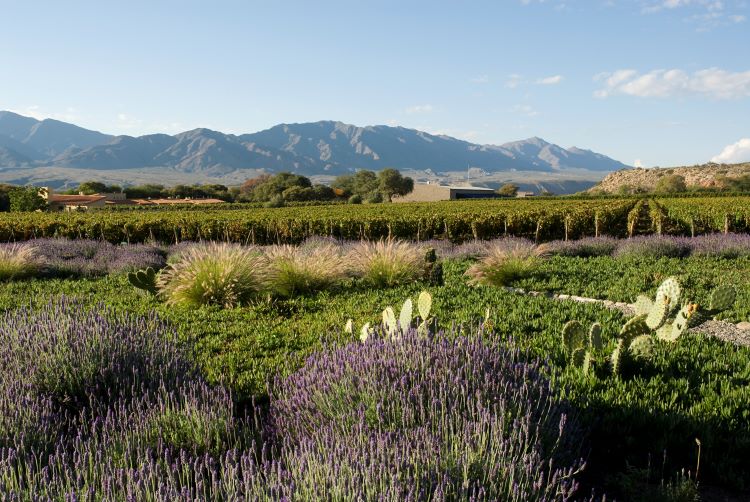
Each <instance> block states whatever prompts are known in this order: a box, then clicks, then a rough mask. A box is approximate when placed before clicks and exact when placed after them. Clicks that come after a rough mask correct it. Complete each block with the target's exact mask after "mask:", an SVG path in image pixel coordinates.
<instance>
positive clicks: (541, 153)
mask: <svg viewBox="0 0 750 502" xmlns="http://www.w3.org/2000/svg"><path fill="white" fill-rule="evenodd" d="M0 149H1V150H0V168H5V169H19V170H20V169H28V168H42V167H44V168H76V169H89V170H92V171H110V170H122V169H140V168H160V167H163V168H169V169H170V170H173V171H177V172H184V173H203V174H206V175H211V176H221V175H225V174H227V173H230V172H235V171H238V170H245V169H246V170H262V171H267V172H278V171H282V170H284V171H293V172H297V173H299V174H304V175H308V176H309V175H337V174H341V173H345V172H351V171H354V170H357V169H371V170H380V169H383V168H386V167H392V168H396V169H401V170H416V171H420V170H429V171H431V172H437V173H440V172H454V171H462V170H465V169H467V168H469V167H471V168H478V169H480V170H482V171H484V172H487V173H504V172H515V171H524V172H526V171H530V172H539V173H560V172H566V171H567V170H580V169H584V170H589V171H592V172H593V173H596V174H597V176H599V175H601V174H605V173H607V172H610V171H615V170H618V169H623V168H626V167H628V166H626V165H625V164H623V163H622V162H619V161H616V160H614V159H611V158H610V157H607V156H605V155H603V154H598V153H595V152H591V151H589V150H583V149H579V148H576V147H572V148H570V149H565V148H563V147H560V146H558V145H555V144H553V143H549V142H547V141H545V140H543V139H542V138H538V137H532V138H529V139H526V140H520V141H514V142H509V143H505V144H502V145H482V144H476V143H471V142H468V141H465V140H461V139H458V138H453V137H450V136H446V135H435V134H430V133H427V132H424V131H419V130H416V129H409V128H405V127H400V126H387V125H375V126H364V127H360V126H356V125H352V124H346V123H344V122H340V121H334V120H321V121H318V122H304V123H288V124H278V125H275V126H273V127H270V128H268V129H264V130H262V131H258V132H254V133H245V134H239V135H234V134H225V133H222V132H220V131H214V130H211V129H206V128H196V129H192V130H189V131H184V132H181V133H178V134H175V135H167V134H149V135H144V136H127V135H119V136H113V135H108V134H104V133H101V132H98V131H91V130H88V129H84V128H82V127H79V126H77V125H74V124H68V123H66V122H60V121H57V120H53V119H45V120H41V121H40V120H36V119H33V118H30V117H24V116H22V115H18V114H15V113H12V112H7V111H5V112H3V111H0Z"/></svg>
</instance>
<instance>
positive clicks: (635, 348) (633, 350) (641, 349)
mask: <svg viewBox="0 0 750 502" xmlns="http://www.w3.org/2000/svg"><path fill="white" fill-rule="evenodd" d="M628 353H629V354H630V355H632V356H633V357H634V358H635V359H639V360H641V361H643V360H648V359H651V358H652V357H653V356H654V338H653V337H652V336H651V335H641V336H638V337H636V338H635V339H633V341H632V342H630V346H629V347H628Z"/></svg>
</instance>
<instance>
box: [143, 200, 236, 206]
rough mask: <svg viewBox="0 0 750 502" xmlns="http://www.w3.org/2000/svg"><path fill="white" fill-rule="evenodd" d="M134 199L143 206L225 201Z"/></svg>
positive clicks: (220, 201) (218, 201)
mask: <svg viewBox="0 0 750 502" xmlns="http://www.w3.org/2000/svg"><path fill="white" fill-rule="evenodd" d="M132 201H133V202H135V203H136V204H139V205H142V206H150V205H158V204H220V203H223V202H225V201H223V200H221V199H132Z"/></svg>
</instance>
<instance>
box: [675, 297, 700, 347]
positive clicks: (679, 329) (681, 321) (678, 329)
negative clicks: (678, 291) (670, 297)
mask: <svg viewBox="0 0 750 502" xmlns="http://www.w3.org/2000/svg"><path fill="white" fill-rule="evenodd" d="M697 309H698V305H696V304H695V303H686V304H685V305H683V306H682V308H681V309H680V311H679V312H677V316H676V317H675V318H674V322H673V323H672V337H673V338H674V339H675V340H676V339H677V338H679V337H680V336H682V335H683V334H685V332H686V331H687V330H688V328H689V327H690V318H691V317H692V316H693V314H694V313H695V312H696V310H697Z"/></svg>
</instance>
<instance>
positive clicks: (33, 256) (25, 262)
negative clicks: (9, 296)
mask: <svg viewBox="0 0 750 502" xmlns="http://www.w3.org/2000/svg"><path fill="white" fill-rule="evenodd" d="M41 265H42V260H41V257H40V256H39V254H38V253H37V250H36V248H35V247H34V246H31V245H29V244H7V245H4V246H0V281H9V280H13V279H23V278H25V277H31V276H33V275H35V274H36V273H38V272H39V270H40V269H41Z"/></svg>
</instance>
